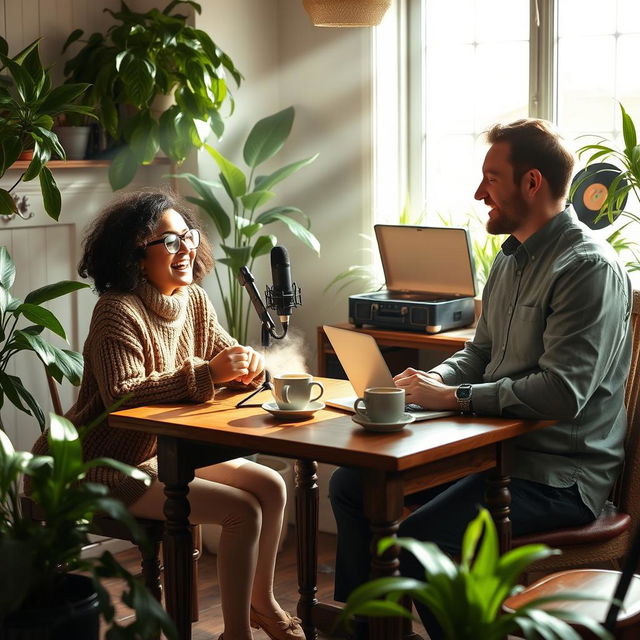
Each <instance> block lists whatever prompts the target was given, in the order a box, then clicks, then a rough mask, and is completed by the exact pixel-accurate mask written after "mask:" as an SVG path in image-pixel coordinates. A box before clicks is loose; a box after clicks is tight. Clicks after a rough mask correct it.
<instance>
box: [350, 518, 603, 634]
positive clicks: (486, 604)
mask: <svg viewBox="0 0 640 640" xmlns="http://www.w3.org/2000/svg"><path fill="white" fill-rule="evenodd" d="M394 544H397V545H398V546H400V547H402V548H404V549H406V550H407V551H409V552H411V553H413V555H415V557H416V558H417V559H418V560H419V561H420V563H421V564H422V566H423V567H424V569H425V579H424V581H421V580H415V579H413V578H405V577H392V578H378V579H376V580H372V581H370V582H367V583H365V584H363V585H361V586H360V587H358V588H357V589H355V590H354V591H353V592H352V593H351V595H350V596H349V598H348V600H347V604H346V606H345V608H344V609H343V610H342V612H341V614H340V617H339V619H338V624H347V625H349V623H350V619H351V617H352V616H353V615H361V616H375V617H386V616H400V617H405V618H411V613H410V612H409V611H407V609H405V607H403V606H402V605H401V604H400V600H401V598H402V597H403V596H410V597H411V598H413V599H414V600H417V601H419V602H421V603H422V604H424V605H425V606H426V607H428V608H429V609H430V611H431V613H432V614H433V615H434V616H435V618H436V620H437V621H438V624H439V625H440V626H441V628H442V631H443V634H444V637H445V638H446V640H479V639H480V638H482V640H504V638H506V637H507V636H508V635H509V634H514V633H515V634H522V635H524V637H525V638H527V640H536V639H537V638H549V639H551V638H562V639H563V640H580V635H578V633H577V632H576V631H574V630H573V629H572V628H571V627H570V626H569V624H568V623H569V622H571V623H574V624H578V625H582V626H583V627H585V628H586V629H588V630H590V631H591V632H592V633H593V635H594V636H595V637H597V638H602V639H609V640H612V636H611V634H610V633H609V632H608V631H606V630H605V629H604V628H603V627H602V626H601V625H600V624H598V623H597V622H595V621H594V620H592V619H590V618H586V617H584V616H579V615H577V614H572V613H570V612H565V611H562V612H560V611H555V610H553V608H552V606H553V602H554V601H561V600H564V601H566V600H589V599H591V598H590V596H589V594H576V593H568V592H567V593H562V594H558V595H557V597H549V598H545V599H544V601H543V600H542V599H541V600H540V601H532V602H530V603H529V604H527V605H526V606H523V607H521V608H520V609H517V610H516V611H514V612H513V613H506V612H503V611H502V608H501V607H502V603H503V601H504V600H505V598H506V597H507V596H509V595H511V594H513V593H517V592H518V591H519V590H520V589H521V587H519V586H517V585H516V580H517V579H518V578H519V576H520V575H521V574H522V573H523V572H524V571H525V570H526V568H527V567H528V566H529V565H530V564H532V563H533V562H535V561H536V560H540V559H542V558H545V557H547V556H549V555H553V554H556V553H559V551H557V550H554V549H549V548H548V547H547V546H545V545H543V544H533V545H527V546H524V547H520V548H518V549H514V550H512V551H509V552H507V553H505V554H504V555H503V556H500V555H499V553H498V537H497V535H496V529H495V525H494V523H493V520H492V519H491V516H490V515H489V512H488V511H487V510H486V509H480V513H479V514H478V516H477V517H476V518H475V519H474V520H472V521H471V522H470V523H469V525H468V527H467V530H466V531H465V534H464V538H463V541H462V554H461V560H460V563H455V562H454V561H453V560H452V559H451V558H450V557H449V556H448V555H447V554H446V553H444V552H442V551H441V550H440V549H439V548H438V547H437V546H436V545H435V544H432V543H425V542H419V541H418V540H414V539H413V538H399V539H395V538H384V539H382V540H380V542H379V543H378V553H379V554H382V553H384V551H386V550H387V549H388V548H389V547H391V546H393V545H394Z"/></svg>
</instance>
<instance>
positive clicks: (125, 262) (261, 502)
mask: <svg viewBox="0 0 640 640" xmlns="http://www.w3.org/2000/svg"><path fill="white" fill-rule="evenodd" d="M212 266H213V259H212V256H211V251H210V248H209V246H208V244H207V242H206V239H205V237H204V236H203V235H202V234H201V233H200V230H199V228H198V224H197V221H196V220H195V218H194V217H193V215H192V214H191V213H190V212H189V211H188V210H186V209H184V208H182V207H181V206H180V205H179V203H178V202H177V201H176V200H175V199H174V198H173V197H172V196H170V195H168V194H165V193H154V192H137V193H129V194H126V195H125V196H124V197H122V198H121V199H119V200H117V201H115V202H114V203H113V204H111V205H110V206H108V207H107V208H106V209H105V210H104V211H103V212H102V214H101V215H100V216H99V217H98V219H97V220H96V221H95V222H94V223H93V225H92V226H91V228H90V229H89V231H88V233H87V235H86V237H85V239H84V253H83V257H82V260H81V262H80V267H79V273H80V275H81V276H82V277H90V278H91V279H92V280H93V281H94V284H95V288H96V290H97V291H98V293H99V294H100V298H99V300H98V302H97V304H96V307H95V310H94V312H93V317H92V320H91V326H90V328H89V335H88V337H87V340H86V342H85V346H84V359H85V360H84V362H85V368H84V376H83V379H82V384H81V387H80V392H79V397H78V401H77V402H76V403H75V405H74V406H73V407H72V408H71V410H70V411H69V413H68V414H67V417H68V418H69V419H70V420H71V421H72V422H73V423H74V424H76V425H86V424H89V423H90V422H91V421H92V420H94V419H95V418H96V417H97V416H99V415H100V414H101V413H102V412H103V411H104V410H105V408H107V407H109V406H110V405H112V404H113V402H114V401H115V400H117V399H118V398H120V397H122V396H124V395H126V394H130V398H129V399H128V400H127V404H128V405H129V406H134V405H145V404H153V403H160V402H203V401H205V400H209V399H211V398H212V397H213V396H214V395H215V391H216V388H217V386H218V385H225V386H230V385H231V386H240V387H242V388H246V387H247V386H252V387H255V386H257V384H259V382H260V381H261V379H262V375H263V369H264V360H263V358H262V356H261V355H260V354H259V353H257V352H256V351H254V350H253V349H252V348H251V347H244V346H241V345H239V344H238V343H237V342H236V341H235V340H234V339H233V338H232V337H231V336H230V335H229V334H228V333H227V332H226V331H225V330H224V329H223V328H222V327H221V326H220V325H219V324H218V321H217V318H216V313H215V311H214V310H213V307H212V306H211V303H210V301H209V299H208V297H207V295H206V293H205V292H204V290H203V289H201V288H200V287H199V286H198V285H197V284H195V283H196V282H199V281H200V280H201V279H202V278H203V277H204V276H205V275H206V273H207V272H208V271H209V270H210V269H211V268H212ZM46 446H47V443H46V439H45V438H44V437H41V438H40V439H39V440H38V441H37V442H36V445H35V446H34V453H43V452H45V451H46ZM84 454H85V457H86V458H95V457H98V456H108V457H112V458H116V459H119V460H122V461H123V462H126V463H128V464H131V465H135V466H137V467H139V468H140V469H142V470H144V471H145V472H147V473H148V474H149V475H150V476H151V478H152V480H153V481H152V484H151V486H150V487H149V488H147V487H145V486H144V485H143V484H142V483H141V482H139V481H136V480H133V479H131V478H128V477H127V478H125V477H123V476H122V475H120V474H119V473H117V472H114V470H112V469H95V470H93V471H94V475H93V477H91V478H89V479H90V480H93V481H97V482H102V483H104V484H106V485H107V486H108V487H109V488H110V489H111V492H112V494H113V495H114V496H116V497H118V498H120V499H121V500H123V501H124V502H125V504H127V505H128V507H129V509H130V511H131V512H132V513H133V514H134V515H136V516H139V517H142V518H154V519H163V517H164V516H163V512H162V508H163V504H164V490H163V486H162V484H161V483H160V482H159V481H158V479H157V461H156V438H155V437H153V436H150V435H146V434H142V433H128V432H127V433H125V432H123V431H120V430H117V429H110V428H109V427H108V426H107V424H106V423H103V424H101V425H100V426H98V427H97V428H95V429H94V430H93V431H92V432H90V433H89V434H88V436H87V438H86V439H85V442H84ZM285 500H286V490H285V485H284V482H283V481H282V478H281V477H280V475H278V474H277V473H276V472H275V471H273V470H272V469H269V468H267V467H264V466H262V465H259V464H256V463H254V462H250V461H248V460H245V459H244V458H241V459H238V460H231V461H229V462H224V463H221V464H216V465H213V466H211V467H206V468H204V469H199V470H197V471H196V478H195V479H194V480H193V482H192V483H191V484H190V487H189V501H190V504H191V517H190V520H191V522H192V523H198V524H204V523H215V524H219V525H222V534H221V536H220V545H219V553H218V579H219V582H220V592H221V599H222V613H223V618H224V636H225V637H224V640H248V639H249V638H251V637H252V636H251V626H253V627H255V628H260V627H262V628H263V629H264V631H265V632H266V633H267V635H268V636H269V637H270V638H272V639H273V640H295V639H300V640H302V639H303V638H304V633H303V631H302V628H301V627H300V625H299V624H298V623H299V622H300V621H299V619H297V618H293V617H291V616H290V615H289V614H288V613H286V612H285V611H283V610H282V608H281V607H280V606H279V605H278V603H277V601H276V600H275V597H274V595H273V574H274V570H275V560H276V551H277V546H278V539H279V535H280V529H281V526H282V518H283V513H284V506H285ZM220 638H222V636H220Z"/></svg>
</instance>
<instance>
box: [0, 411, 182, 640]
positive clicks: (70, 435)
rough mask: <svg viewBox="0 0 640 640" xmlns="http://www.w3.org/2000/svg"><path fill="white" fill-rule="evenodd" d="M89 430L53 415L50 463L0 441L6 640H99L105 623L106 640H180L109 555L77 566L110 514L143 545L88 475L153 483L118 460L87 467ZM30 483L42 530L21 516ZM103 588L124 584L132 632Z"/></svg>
mask: <svg viewBox="0 0 640 640" xmlns="http://www.w3.org/2000/svg"><path fill="white" fill-rule="evenodd" d="M102 418H104V416H101V419H102ZM95 424H97V423H95ZM91 428H92V426H89V427H86V428H84V429H81V430H80V432H78V431H77V430H76V429H75V427H74V426H73V425H72V424H71V423H70V422H69V421H68V420H66V419H64V418H61V417H59V416H56V415H55V414H51V415H50V429H49V451H50V453H49V455H46V456H32V455H31V454H30V453H28V452H26V451H15V450H14V448H13V446H12V444H11V441H10V440H9V438H8V437H7V436H6V434H5V433H4V432H2V431H0V567H2V572H3V575H4V579H3V580H0V638H1V639H2V640H13V639H14V638H18V637H19V638H35V637H38V638H43V637H46V638H48V639H49V640H68V639H69V638H83V640H97V639H98V637H99V617H100V615H102V617H103V619H104V621H105V622H106V623H107V624H108V625H109V626H110V629H109V631H108V633H107V637H108V638H114V639H115V638H120V639H124V638H130V639H131V640H133V639H134V638H135V639H144V638H158V637H159V634H160V632H161V631H162V632H164V634H165V635H166V637H167V638H175V637H176V634H175V628H174V627H173V624H172V622H171V620H170V619H169V618H168V616H167V614H166V612H165V611H164V610H163V609H162V607H161V606H160V604H159V603H158V602H157V601H156V600H155V599H154V598H153V596H152V595H151V594H150V593H149V592H148V591H147V589H146V588H145V586H144V585H143V584H142V583H141V582H139V580H138V579H137V578H134V577H133V576H132V575H131V574H130V573H129V572H128V571H126V570H125V569H124V568H123V567H122V566H121V565H120V564H119V563H118V562H117V561H116V560H115V558H114V557H113V556H112V555H111V554H110V553H109V552H105V553H103V554H102V556H100V557H99V558H88V559H83V558H82V557H81V551H82V548H83V547H84V546H86V545H87V544H88V542H89V540H88V537H87V536H88V530H89V525H90V523H91V520H92V518H93V517H94V515H95V514H96V513H97V512H103V513H107V514H109V515H110V516H111V517H112V518H115V519H117V520H119V521H121V522H124V523H125V524H127V525H128V526H129V527H130V528H131V530H132V531H133V532H136V533H137V534H138V535H141V534H140V532H139V529H138V527H137V524H136V521H135V519H134V518H133V516H132V515H131V514H130V513H129V512H128V511H127V509H126V507H125V506H124V505H123V504H122V503H121V502H119V501H118V500H115V499H113V498H111V497H109V495H108V490H107V488H106V487H104V486H103V485H100V484H94V483H89V482H83V481H82V480H83V478H84V476H85V474H86V472H87V471H88V470H89V469H90V468H91V467H95V466H106V467H111V468H114V469H117V470H118V471H119V472H121V473H123V474H124V475H128V476H132V477H136V478H138V479H140V480H143V481H145V482H149V477H148V476H147V475H146V474H144V473H143V472H142V471H140V470H139V469H136V468H134V467H129V466H128V465H125V464H123V463H121V462H118V461H116V460H111V459H107V458H100V459H95V460H90V461H88V462H85V461H84V460H83V459H82V438H83V437H84V435H85V434H86V433H88V432H89V431H90V430H91ZM25 477H27V478H28V480H29V484H30V488H31V496H32V499H33V500H34V501H35V502H36V503H37V504H38V505H39V507H40V509H41V510H42V512H43V515H44V518H43V522H35V521H34V520H32V519H31V518H30V517H29V516H26V515H25V514H24V513H23V511H22V508H21V504H22V503H21V495H20V490H21V487H22V480H23V478H25ZM77 571H82V572H85V575H79V574H77V573H75V572H77ZM72 572H73V573H72ZM8 577H10V579H8ZM105 578H117V579H118V580H120V581H123V584H124V586H123V592H122V597H121V599H122V602H123V603H124V604H126V605H127V606H129V607H130V608H132V609H134V612H135V619H134V620H133V622H131V623H130V624H128V625H121V624H120V623H119V622H118V621H117V620H116V617H115V610H114V606H113V604H112V602H111V597H110V595H109V593H108V592H107V590H106V589H105V587H104V586H103V584H102V581H103V579H105ZM43 634H46V635H43Z"/></svg>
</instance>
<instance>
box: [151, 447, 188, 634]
mask: <svg viewBox="0 0 640 640" xmlns="http://www.w3.org/2000/svg"><path fill="white" fill-rule="evenodd" d="M181 454H182V452H181V450H180V443H179V442H178V441H177V440H176V439H174V438H168V437H166V436H161V437H159V438H158V471H159V477H160V481H161V482H163V483H164V494H165V496H166V501H165V504H164V515H165V518H166V522H165V534H164V544H163V558H164V568H165V585H164V587H165V588H164V597H165V607H166V609H167V612H168V613H169V616H170V617H171V619H172V620H173V621H174V623H175V625H176V629H177V631H178V639H179V640H191V609H192V594H191V585H192V572H193V562H192V553H193V539H192V536H191V528H190V525H189V513H190V511H191V508H190V506H189V500H188V498H187V494H188V493H189V482H191V480H193V478H194V467H193V466H191V465H190V464H189V463H188V462H187V460H186V458H187V456H184V455H181Z"/></svg>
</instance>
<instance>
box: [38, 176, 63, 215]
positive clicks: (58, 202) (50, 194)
mask: <svg viewBox="0 0 640 640" xmlns="http://www.w3.org/2000/svg"><path fill="white" fill-rule="evenodd" d="M40 190H41V191H42V199H43V201H44V209H45V211H46V212H47V214H48V215H49V217H50V218H53V219H54V220H57V219H58V218H59V217H60V210H61V209H62V198H61V197H60V191H59V190H58V185H57V184H56V181H55V180H54V179H53V175H52V174H51V171H50V170H49V168H48V167H42V169H41V170H40Z"/></svg>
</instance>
